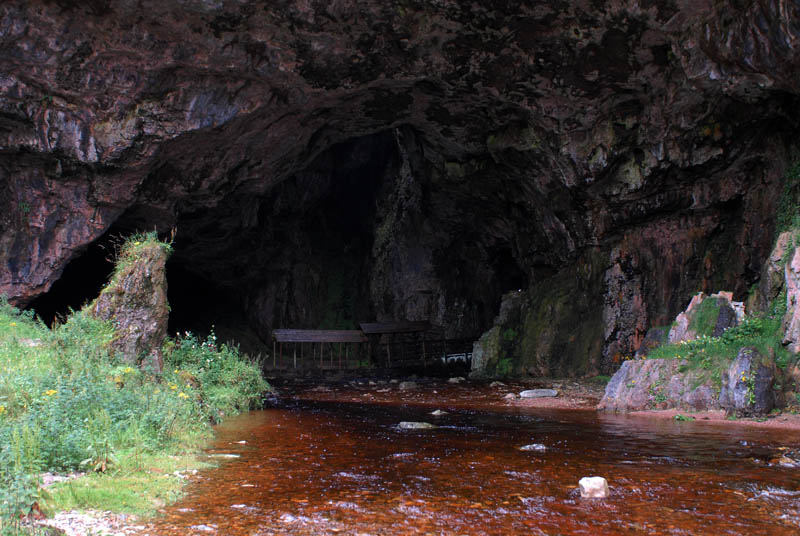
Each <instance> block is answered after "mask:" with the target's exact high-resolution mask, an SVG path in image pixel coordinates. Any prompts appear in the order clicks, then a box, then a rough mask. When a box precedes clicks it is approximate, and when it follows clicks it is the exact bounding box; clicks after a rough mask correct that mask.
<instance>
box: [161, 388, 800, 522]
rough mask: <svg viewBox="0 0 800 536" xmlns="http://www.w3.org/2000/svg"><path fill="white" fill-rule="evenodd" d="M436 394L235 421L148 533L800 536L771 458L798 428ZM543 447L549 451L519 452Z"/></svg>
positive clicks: (787, 486) (460, 392)
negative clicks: (602, 490) (210, 465)
mask: <svg viewBox="0 0 800 536" xmlns="http://www.w3.org/2000/svg"><path fill="white" fill-rule="evenodd" d="M373 389H375V388H373ZM435 390H436V393H433V392H432V388H431V387H429V388H427V389H423V390H420V391H418V392H416V393H415V394H413V395H412V396H410V397H409V396H408V395H407V394H402V393H398V394H394V393H395V392H396V391H393V392H390V393H382V394H380V395H377V396H373V395H371V394H369V393H367V392H357V391H356V390H354V389H353V388H341V389H337V390H335V391H334V392H331V393H324V394H322V393H315V394H313V395H308V397H306V399H305V400H298V399H294V400H287V401H285V402H284V403H283V404H282V405H280V406H278V407H275V408H273V409H267V410H265V411H258V412H252V413H249V414H246V415H242V416H240V417H237V418H235V419H231V420H229V421H227V422H226V423H225V424H224V425H222V426H220V427H219V429H218V439H217V441H216V443H215V445H214V448H213V449H212V451H211V453H212V454H236V455H238V456H240V457H239V458H234V459H230V460H229V461H225V462H224V463H223V464H222V466H221V467H219V468H216V469H213V470H210V471H208V472H206V473H204V474H203V475H202V478H201V479H199V480H198V481H197V482H196V483H194V484H192V486H191V489H190V492H189V494H188V495H187V496H186V498H185V499H184V500H182V501H181V502H180V503H179V504H176V505H173V506H171V507H170V508H168V510H167V513H166V515H165V516H164V518H163V519H160V520H158V521H157V522H156V523H155V524H154V525H153V526H151V527H149V533H150V534H165V535H166V534H176V535H177V534H180V535H184V534H219V535H256V534H259V535H260V534H332V533H343V534H417V533H421V534H526V535H527V534H550V535H554V534H591V535H595V534H693V535H694V534H746V535H755V534H769V535H781V534H800V511H799V510H800V470H798V469H787V468H780V467H773V466H769V465H768V464H767V463H766V460H769V459H770V458H773V457H774V456H776V455H777V454H778V453H779V452H780V450H779V448H780V447H783V446H789V447H797V446H798V445H800V437H799V436H798V435H797V434H796V433H795V434H788V433H786V432H780V431H764V430H747V429H741V428H730V427H725V426H709V425H707V424H705V423H701V422H674V421H666V420H645V419H641V418H639V419H633V418H624V417H614V416H607V415H602V414H597V413H595V412H594V411H585V410H584V411H581V410H535V409H519V408H516V409H514V408H508V407H507V406H506V405H505V404H504V402H502V401H501V400H499V397H498V396H497V395H496V393H490V392H489V390H488V389H487V388H485V387H482V388H475V387H463V386H458V387H451V386H442V385H439V386H436V389H435ZM319 395H323V396H319ZM378 396H381V397H382V398H380V401H375V400H376V399H377V398H378ZM309 398H317V400H310V399H309ZM319 398H327V399H328V400H319ZM353 399H355V400H356V401H354V400H353ZM365 399H366V401H364V400H365ZM370 399H372V401H370ZM434 407H439V408H442V409H445V410H448V411H449V412H450V413H449V414H448V415H446V416H443V417H433V416H431V415H429V412H430V411H431V409H433V408H434ZM400 421H428V422H435V423H437V424H439V425H441V428H439V429H436V430H428V431H404V430H399V429H397V428H396V426H395V425H396V424H397V423H398V422H400ZM242 441H245V442H246V443H239V442H242ZM530 443H541V444H543V445H545V447H546V450H545V451H544V452H532V451H520V450H518V448H519V447H521V446H523V445H526V444H530ZM589 475H600V476H604V477H606V478H607V479H608V481H609V485H610V488H611V497H610V498H609V499H606V500H587V499H581V498H580V495H579V493H578V491H577V485H578V480H579V479H580V478H581V477H582V476H589Z"/></svg>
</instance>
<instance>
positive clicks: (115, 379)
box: [114, 376, 122, 383]
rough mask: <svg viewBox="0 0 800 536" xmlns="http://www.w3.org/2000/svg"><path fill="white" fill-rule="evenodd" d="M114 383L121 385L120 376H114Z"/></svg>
mask: <svg viewBox="0 0 800 536" xmlns="http://www.w3.org/2000/svg"><path fill="white" fill-rule="evenodd" d="M114 383H122V376H114Z"/></svg>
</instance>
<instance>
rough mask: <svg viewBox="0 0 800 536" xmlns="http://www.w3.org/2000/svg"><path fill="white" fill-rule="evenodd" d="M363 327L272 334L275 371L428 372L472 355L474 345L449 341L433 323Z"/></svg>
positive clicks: (280, 330)
mask: <svg viewBox="0 0 800 536" xmlns="http://www.w3.org/2000/svg"><path fill="white" fill-rule="evenodd" d="M359 327H360V328H361V329H357V330H330V329H276V330H273V332H272V338H273V343H272V344H273V346H272V369H273V370H291V369H295V370H354V369H363V368H384V367H385V368H402V367H422V368H425V367H427V366H429V365H435V364H436V363H437V362H440V363H443V364H446V363H448V362H450V360H453V359H459V360H468V359H470V358H471V356H472V341H466V340H458V341H456V340H447V339H446V338H445V337H444V335H443V331H442V330H441V329H437V328H435V327H433V326H431V325H430V323H428V322H409V321H397V322H362V323H360V324H359ZM284 345H286V350H287V352H286V355H284Z"/></svg>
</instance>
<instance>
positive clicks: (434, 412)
mask: <svg viewBox="0 0 800 536" xmlns="http://www.w3.org/2000/svg"><path fill="white" fill-rule="evenodd" d="M431 415H434V416H436V417H440V416H442V415H447V412H446V411H442V410H440V409H435V410H433V411H431Z"/></svg>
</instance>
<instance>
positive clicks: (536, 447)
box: [519, 443, 547, 452]
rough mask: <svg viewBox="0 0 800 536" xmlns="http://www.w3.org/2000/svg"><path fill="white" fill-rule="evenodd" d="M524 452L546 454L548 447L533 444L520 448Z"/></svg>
mask: <svg viewBox="0 0 800 536" xmlns="http://www.w3.org/2000/svg"><path fill="white" fill-rule="evenodd" d="M519 450H522V451H533V452H544V451H546V450H547V447H545V446H544V445H542V444H541V443H531V444H530V445H523V446H521V447H520V448H519Z"/></svg>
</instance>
